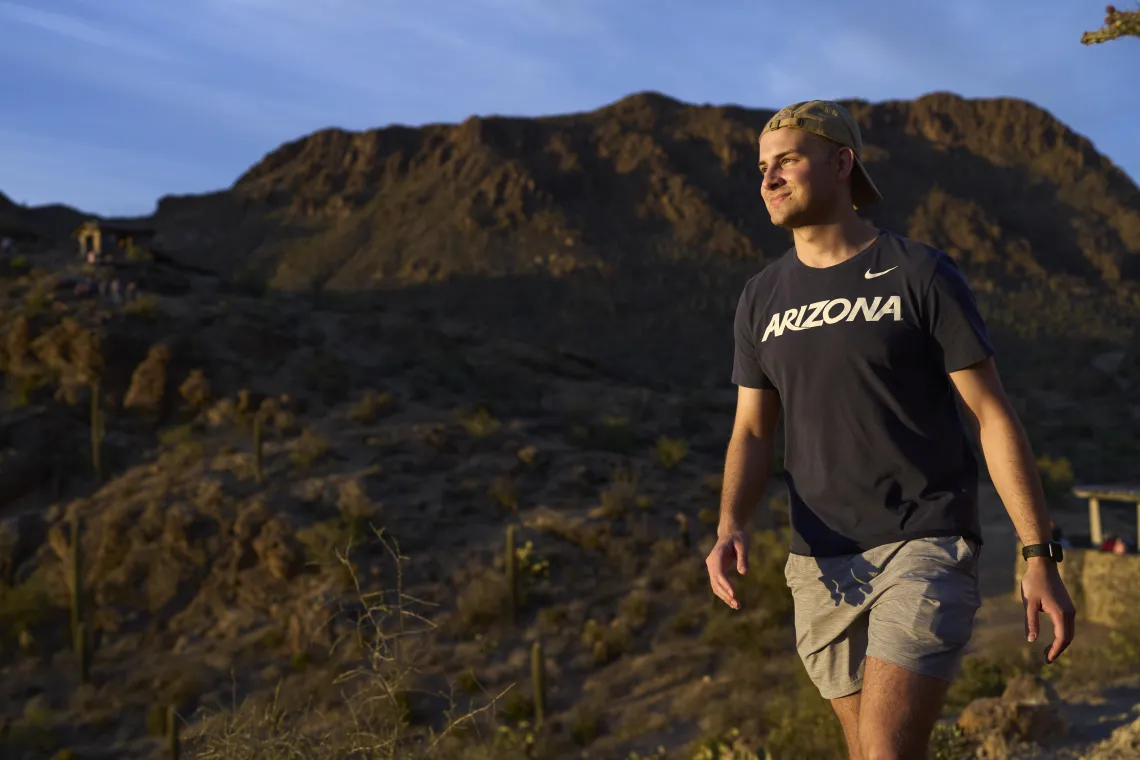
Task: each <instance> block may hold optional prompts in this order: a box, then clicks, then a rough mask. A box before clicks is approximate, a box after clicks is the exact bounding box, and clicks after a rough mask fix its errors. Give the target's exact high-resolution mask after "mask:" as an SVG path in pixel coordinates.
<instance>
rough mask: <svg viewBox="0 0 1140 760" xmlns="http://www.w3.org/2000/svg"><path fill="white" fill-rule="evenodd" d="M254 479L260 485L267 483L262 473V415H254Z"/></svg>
mask: <svg viewBox="0 0 1140 760" xmlns="http://www.w3.org/2000/svg"><path fill="white" fill-rule="evenodd" d="M253 477H254V478H255V479H256V480H257V482H258V483H264V482H265V476H264V474H263V473H262V471H261V415H260V414H254V415H253Z"/></svg>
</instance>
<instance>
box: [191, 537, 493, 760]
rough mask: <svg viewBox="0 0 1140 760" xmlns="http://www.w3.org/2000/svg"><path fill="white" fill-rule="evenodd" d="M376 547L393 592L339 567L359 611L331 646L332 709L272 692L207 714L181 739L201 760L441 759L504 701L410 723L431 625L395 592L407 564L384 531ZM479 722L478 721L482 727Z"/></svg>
mask: <svg viewBox="0 0 1140 760" xmlns="http://www.w3.org/2000/svg"><path fill="white" fill-rule="evenodd" d="M375 535H376V539H377V541H378V542H379V544H380V546H381V547H382V548H383V550H384V551H385V552H386V555H387V557H388V559H389V560H390V562H391V565H392V568H393V571H394V578H395V581H394V586H393V588H391V589H387V590H382V591H375V590H369V589H367V588H365V587H364V586H363V585H362V584H361V582H360V579H359V577H358V576H357V575H356V573H355V571H354V570H353V569H352V564H351V562H350V561H349V559H348V555H347V554H345V553H340V552H338V558H339V559H340V561H341V562H342V563H344V564H345V566H346V569H348V570H349V571H350V572H351V574H352V579H353V582H354V584H355V590H356V597H357V599H358V600H359V604H358V605H357V606H356V609H355V610H353V611H352V613H354V614H355V616H356V627H355V631H354V633H353V634H352V635H351V636H349V637H346V638H345V639H342V640H340V641H337V642H336V643H335V644H334V649H335V650H338V651H339V652H341V653H342V657H343V662H344V666H343V667H342V668H341V670H340V672H339V673H338V674H337V675H336V676H335V678H334V680H333V684H332V685H333V686H335V687H337V690H338V692H339V695H340V699H338V700H336V701H335V702H334V703H332V704H321V703H319V702H317V701H316V700H309V701H306V702H302V703H300V704H298V703H296V702H295V701H291V700H289V699H287V698H286V697H285V695H284V693H283V691H282V689H281V688H280V687H279V688H278V689H277V690H276V691H275V692H274V694H273V695H272V697H271V698H270V699H268V700H264V699H256V698H251V699H247V700H244V701H242V702H240V703H235V704H234V705H233V706H232V707H231V708H229V709H225V710H221V711H219V712H215V713H212V714H210V713H206V714H204V715H202V716H201V717H202V719H201V720H200V721H199V722H198V723H197V724H196V725H195V727H194V729H193V730H192V732H191V733H190V735H189V736H187V740H188V744H189V745H190V746H191V748H192V749H193V750H194V751H195V752H196V756H197V757H199V758H203V760H205V759H210V760H262V759H263V758H264V760H269V759H270V758H273V760H278V759H279V758H297V759H298V760H300V759H301V758H320V759H321V760H339V759H340V758H346V759H347V758H353V759H354V760H355V759H356V758H364V759H367V760H396V758H400V759H401V760H417V759H418V758H428V757H432V758H437V757H441V756H443V755H441V753H442V752H444V751H447V750H452V749H454V748H455V747H456V746H457V745H461V744H465V743H467V742H465V741H464V739H466V738H467V737H466V736H465V734H466V733H467V732H468V731H469V730H470V729H472V728H475V727H477V725H478V724H479V723H480V721H483V719H484V717H485V716H486V715H487V714H488V713H489V712H490V711H492V710H493V709H494V707H495V705H496V704H498V702H499V701H500V700H501V698H502V697H503V694H502V693H500V694H495V695H492V696H490V698H489V699H486V700H481V701H480V703H476V702H475V700H471V699H468V700H467V701H466V703H465V704H459V703H458V702H457V699H456V697H455V695H454V692H453V691H441V692H438V693H428V696H431V697H436V698H438V699H439V700H440V703H441V704H442V705H443V707H442V709H441V710H440V711H439V714H438V715H435V716H428V717H427V719H426V720H425V719H423V718H422V717H417V716H414V715H413V708H412V704H413V702H415V701H416V700H415V696H416V695H417V693H422V692H420V690H421V688H422V685H423V684H425V683H427V682H430V681H432V680H434V679H432V678H430V677H425V676H430V674H427V673H425V671H424V670H423V668H422V662H421V655H422V654H423V651H424V649H423V647H422V646H421V645H422V643H423V642H424V640H425V639H428V638H430V636H431V633H432V630H433V628H434V626H433V624H432V623H431V622H430V621H429V620H428V619H427V618H426V617H424V616H423V615H422V614H420V612H419V611H418V610H419V609H422V608H423V607H425V603H424V602H422V601H421V600H418V599H416V598H414V597H412V596H410V595H408V594H407V593H405V591H404V588H403V565H404V564H405V563H406V562H407V559H408V558H407V557H405V556H403V555H402V554H401V553H400V551H399V547H398V546H397V545H396V544H395V543H394V542H393V541H391V540H390V539H388V538H387V537H386V536H385V535H384V533H383V532H382V531H376V534H375ZM484 722H485V721H484Z"/></svg>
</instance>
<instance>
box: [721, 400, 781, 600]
mask: <svg viewBox="0 0 1140 760" xmlns="http://www.w3.org/2000/svg"><path fill="white" fill-rule="evenodd" d="M779 418H780V394H779V393H778V392H777V391H776V390H775V389H773V388H764V389H760V388H747V387H744V386H740V390H739V392H738V395H737V401H736V421H735V422H734V423H733V426H732V438H731V440H730V441H729V443H728V453H727V454H726V455H725V459H724V484H723V486H722V489H721V499H720V524H719V525H717V529H716V535H717V541H716V545H715V546H713V548H712V551H711V552H709V556H708V557H707V558H706V559H705V566H706V567H707V568H708V571H709V583H710V584H711V585H712V590H713V593H714V594H716V595H717V596H718V597H720V599H721V600H722V601H724V603H725V604H727V605H728V606H729V607H732V608H733V609H736V610H738V609H740V600H739V599H737V598H736V590H735V588H734V587H733V584H732V581H731V580H729V578H728V573H729V571H731V570H732V568H733V567H735V568H736V572H738V573H740V574H741V575H744V574H745V573H747V572H748V535H747V532H746V528H747V526H748V521H749V520H750V519H751V518H752V513H753V512H754V511H756V504H757V503H758V502H759V501H760V497H762V496H763V495H764V489H765V488H766V487H767V485H768V478H769V477H770V476H771V473H772V455H773V453H774V450H775V436H776V421H777V420H778V419H779Z"/></svg>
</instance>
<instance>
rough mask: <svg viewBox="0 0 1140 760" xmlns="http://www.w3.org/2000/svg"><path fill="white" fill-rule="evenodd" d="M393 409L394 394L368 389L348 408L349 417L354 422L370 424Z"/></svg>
mask: <svg viewBox="0 0 1140 760" xmlns="http://www.w3.org/2000/svg"><path fill="white" fill-rule="evenodd" d="M391 410H392V394H390V393H377V392H376V391H373V390H367V391H365V392H364V395H362V396H361V397H360V400H359V401H357V402H356V403H355V404H353V405H352V408H351V409H349V410H348V418H349V419H351V420H352V421H353V422H360V423H364V424H370V423H373V422H375V421H376V420H377V419H379V418H380V416H381V415H384V414H387V413H388V412H390V411H391Z"/></svg>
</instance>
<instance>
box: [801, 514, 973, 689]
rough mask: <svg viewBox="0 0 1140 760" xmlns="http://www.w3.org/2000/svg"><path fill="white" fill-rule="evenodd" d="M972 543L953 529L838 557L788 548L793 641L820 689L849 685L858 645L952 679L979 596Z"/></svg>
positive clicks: (855, 673)
mask: <svg viewBox="0 0 1140 760" xmlns="http://www.w3.org/2000/svg"><path fill="white" fill-rule="evenodd" d="M979 548H980V547H978V545H977V544H976V542H974V541H972V540H966V539H964V538H961V537H958V536H953V537H948V538H918V539H912V540H910V541H899V542H896V543H891V544H884V545H883V546H876V547H874V548H873V549H868V550H867V551H865V552H863V553H862V554H853V555H845V556H841V557H805V556H802V555H798V554H791V555H789V556H788V562H787V564H786V565H785V567H784V575H785V577H786V578H787V581H788V588H790V589H791V590H792V599H793V600H794V602H795V615H796V649H797V650H798V651H799V655H800V659H802V660H803V663H804V667H806V668H807V672H808V675H809V676H810V677H811V680H812V681H813V682H814V683H815V685H816V687H817V688H818V689H819V693H820V695H822V696H823V697H824V698H825V699H836V698H837V697H843V696H847V695H848V694H854V693H855V692H857V691H859V690H860V689H861V688H862V687H863V659H864V656H866V655H870V656H871V657H876V658H878V659H880V660H886V661H887V662H891V663H894V664H895V665H899V666H901V667H904V668H908V669H910V670H914V671H917V672H919V673H922V674H924V675H928V676H933V677H935V678H939V679H942V680H944V681H949V680H951V679H953V678H954V675H955V673H957V671H958V666H959V665H960V664H961V661H962V655H963V653H964V649H965V647H966V645H967V644H968V643H969V642H970V636H971V634H972V633H973V628H974V614H975V613H976V612H977V611H978V608H979V607H980V606H981V595H980V593H979V592H978V550H979Z"/></svg>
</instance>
